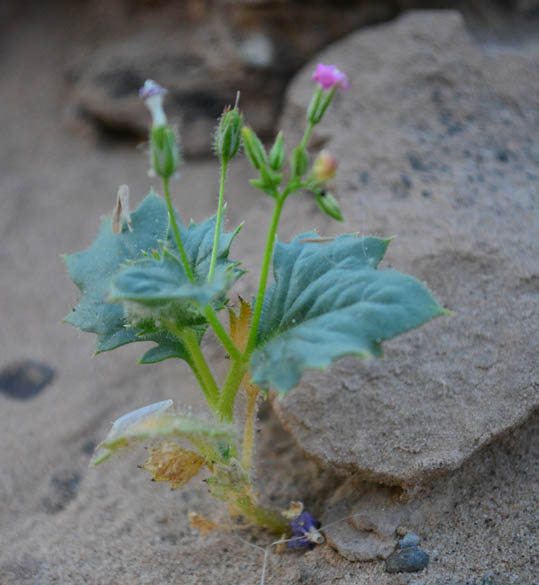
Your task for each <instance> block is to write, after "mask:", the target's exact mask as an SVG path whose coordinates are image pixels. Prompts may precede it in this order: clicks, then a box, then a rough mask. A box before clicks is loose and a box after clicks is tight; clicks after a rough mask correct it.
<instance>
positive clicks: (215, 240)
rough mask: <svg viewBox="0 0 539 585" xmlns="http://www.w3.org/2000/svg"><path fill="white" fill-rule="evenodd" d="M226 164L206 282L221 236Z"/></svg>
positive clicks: (223, 164)
mask: <svg viewBox="0 0 539 585" xmlns="http://www.w3.org/2000/svg"><path fill="white" fill-rule="evenodd" d="M227 166H228V163H227V162H223V163H222V164H221V180H220V182H219V200H218V202H217V217H216V218H215V235H214V237H213V248H212V251H211V260H210V269H209V271H208V282H210V281H211V279H212V278H213V274H214V272H215V265H216V263H217V249H218V248H219V237H220V235H221V222H222V219H223V196H224V192H225V181H226V170H227Z"/></svg>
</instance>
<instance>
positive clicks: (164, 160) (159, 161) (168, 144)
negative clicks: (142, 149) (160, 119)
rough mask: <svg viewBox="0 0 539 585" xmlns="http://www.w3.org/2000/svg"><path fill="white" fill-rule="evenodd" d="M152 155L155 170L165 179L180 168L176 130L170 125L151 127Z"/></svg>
mask: <svg viewBox="0 0 539 585" xmlns="http://www.w3.org/2000/svg"><path fill="white" fill-rule="evenodd" d="M150 157H151V162H152V169H153V171H154V172H155V174H156V175H158V176H160V177H161V178H163V179H168V178H170V177H172V175H174V174H175V173H176V171H177V170H178V164H179V160H180V153H179V149H178V144H177V142H176V136H175V135H174V132H173V131H172V129H171V128H169V127H168V126H155V127H153V128H152V129H151V131H150Z"/></svg>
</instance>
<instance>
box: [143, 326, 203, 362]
mask: <svg viewBox="0 0 539 585" xmlns="http://www.w3.org/2000/svg"><path fill="white" fill-rule="evenodd" d="M202 333H203V332H202ZM199 337H200V338H201V337H202V335H200V336H199ZM137 341H154V342H155V343H157V345H156V346H155V347H152V348H151V349H149V350H148V351H147V352H146V353H145V354H144V355H143V356H142V357H141V358H140V360H139V364H155V363H157V362H162V361H164V360H168V359H170V358H179V359H182V360H185V361H186V362H187V363H191V356H190V355H189V352H188V351H187V348H186V347H185V345H184V344H183V342H182V341H181V340H180V339H178V338H177V337H175V336H174V335H171V334H170V333H168V332H167V331H164V332H159V333H152V334H148V335H139V336H138V337H137Z"/></svg>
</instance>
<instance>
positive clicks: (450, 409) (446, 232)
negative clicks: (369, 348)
mask: <svg viewBox="0 0 539 585" xmlns="http://www.w3.org/2000/svg"><path fill="white" fill-rule="evenodd" d="M491 55H492V54H491ZM316 61H321V62H325V63H336V64H338V66H339V67H340V68H341V69H342V70H344V71H345V72H346V73H347V74H348V76H349V78H350V82H351V89H350V90H348V92H347V93H341V94H339V96H338V99H337V100H336V103H335V104H334V106H332V110H331V111H330V113H329V114H328V116H327V118H326V119H325V120H324V122H323V124H322V125H321V126H320V130H319V131H317V133H316V134H315V136H314V137H313V143H315V144H318V145H320V144H324V145H325V148H328V149H329V150H330V151H331V152H332V153H333V154H334V155H336V156H337V158H338V159H339V160H340V162H341V166H340V172H339V183H338V189H337V190H338V194H339V198H340V200H341V202H342V207H343V210H344V215H345V217H346V218H347V221H346V225H345V229H346V230H347V231H350V232H356V231H359V232H361V233H362V234H366V233H367V234H377V235H384V236H395V239H394V241H393V242H392V244H391V246H390V248H389V252H388V255H387V262H386V266H389V265H391V266H393V267H395V268H396V269H398V270H402V271H405V272H409V273H411V274H413V275H415V276H416V277H417V278H419V279H420V280H424V281H426V282H427V283H428V285H429V287H430V288H431V289H432V291H433V292H434V293H435V294H436V296H437V297H438V299H439V300H440V302H441V303H442V304H443V305H444V306H446V307H447V308H449V309H451V310H452V311H454V312H455V314H454V316H452V317H450V318H440V319H437V320H435V321H434V322H431V323H429V324H427V325H425V326H424V327H422V328H421V329H419V330H417V331H412V332H411V333H409V334H407V335H405V336H403V337H401V338H399V339H397V340H394V341H392V342H389V343H386V345H385V351H386V357H385V359H381V360H372V361H365V360H360V359H352V358H346V359H343V360H340V361H339V362H337V363H336V364H334V366H333V367H332V368H331V369H330V370H329V371H328V372H327V373H325V374H319V373H310V374H309V375H306V376H304V378H303V381H302V383H301V386H300V387H299V388H297V389H295V390H293V391H292V392H290V394H288V395H287V396H286V398H284V399H282V400H279V401H275V403H274V407H275V409H276V411H277V414H278V416H279V417H280V419H281V420H282V422H283V423H284V425H285V426H286V428H287V429H289V430H290V432H291V433H292V434H293V435H294V437H295V438H296V439H297V441H298V442H299V444H300V445H301V447H302V448H303V449H304V450H305V452H306V453H307V454H308V455H310V456H312V457H313V458H315V459H316V460H317V461H318V462H319V463H320V464H321V465H322V466H323V467H324V468H329V469H333V470H335V471H343V472H351V473H352V474H354V475H355V476H356V478H357V479H360V480H367V481H374V482H380V483H384V484H386V485H395V486H400V487H404V488H411V487H412V486H417V485H420V484H424V483H425V482H428V481H430V480H431V479H432V478H433V477H435V476H437V475H439V474H442V473H445V472H448V471H451V470H454V469H456V468H458V467H459V466H461V465H462V463H463V462H464V461H465V460H466V459H467V458H469V457H470V456H471V455H472V454H473V453H474V452H475V451H477V450H478V449H480V448H481V447H483V446H484V445H486V444H487V443H489V442H491V441H492V440H493V439H495V438H496V437H499V436H500V435H502V434H504V433H506V432H507V431H509V430H510V429H513V428H514V427H515V426H516V425H519V424H520V423H521V422H522V421H524V420H525V419H526V418H527V417H528V416H529V415H530V413H531V412H532V410H534V409H535V408H536V407H537V405H538V403H539V393H538V385H537V384H538V362H537V356H538V355H539V351H538V349H539V348H538V336H537V331H538V325H539V312H538V310H537V301H538V294H537V293H538V284H539V254H538V252H539V250H538V214H537V203H538V199H537V179H538V175H539V169H538V162H539V147H538V145H537V136H538V135H539V134H538V131H539V129H538V114H537V112H538V111H539V109H538V106H539V103H538V91H537V90H538V86H537V81H538V77H537V73H538V71H537V67H538V61H537V58H534V57H533V56H529V55H528V56H526V55H522V54H520V55H519V54H516V53H513V54H502V53H500V52H496V54H495V56H489V55H487V54H484V53H483V52H482V50H481V48H480V47H478V46H476V45H474V43H473V42H472V41H471V39H470V38H469V36H468V34H467V32H466V30H465V28H464V26H463V22H462V19H461V18H460V16H459V15H458V14H456V13H453V12H416V13H410V14H407V15H406V16H404V17H402V18H401V19H399V20H398V21H397V22H395V23H392V24H389V25H383V26H380V27H376V28H372V29H370V30H366V31H364V32H360V33H357V34H354V35H352V36H350V37H349V38H347V39H346V40H344V41H342V42H340V43H338V44H336V45H334V46H333V47H332V48H330V49H329V50H328V51H326V52H324V53H323V54H321V55H319V56H318V57H317V59H316ZM313 67H314V64H311V65H310V66H308V67H307V68H306V69H305V70H304V71H303V72H302V73H301V74H300V75H299V76H298V77H297V79H296V80H295V82H294V83H293V85H292V86H291V89H290V91H289V94H288V101H287V106H286V112H285V115H284V121H283V127H284V128H289V127H290V126H292V127H293V128H294V132H295V134H296V136H299V134H300V132H301V130H302V125H303V120H304V115H305V104H307V103H308V100H309V97H310V95H311V93H312V90H313V88H312V82H311V81H310V74H311V71H312V69H313ZM289 143H291V140H290V138H289ZM313 209H314V205H313ZM313 214H314V212H313ZM312 217H313V216H311V217H309V219H308V220H309V221H314V220H313V219H312ZM298 221H300V222H301V221H305V220H304V218H302V219H300V220H298V215H297V214H295V215H294V216H293V217H291V216H290V215H289V216H287V218H285V221H284V223H283V226H282V229H281V228H280V231H279V233H280V236H281V237H283V236H286V237H288V236H289V235H290V234H291V233H293V232H297V231H299V230H298V225H297V222H298ZM311 226H312V224H311ZM329 226H330V224H329V223H326V227H327V228H328V230H329V229H333V226H332V227H331V228H330V227H329ZM301 227H307V226H303V225H302V226H301ZM339 227H340V226H339ZM335 231H337V230H335ZM360 326H361V324H360V323H358V327H360Z"/></svg>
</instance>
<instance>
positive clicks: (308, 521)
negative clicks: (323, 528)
mask: <svg viewBox="0 0 539 585" xmlns="http://www.w3.org/2000/svg"><path fill="white" fill-rule="evenodd" d="M290 528H291V530H292V532H293V534H294V536H293V538H292V539H291V540H290V541H289V542H288V546H289V547H290V548H296V547H303V546H308V547H309V548H312V547H313V546H314V545H315V544H322V543H323V542H324V536H323V535H322V534H321V533H320V532H319V531H318V529H319V528H320V522H318V521H317V520H315V519H314V518H313V517H312V516H311V515H310V514H309V512H301V514H299V515H298V516H297V517H296V518H294V520H292V521H291V522H290Z"/></svg>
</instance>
